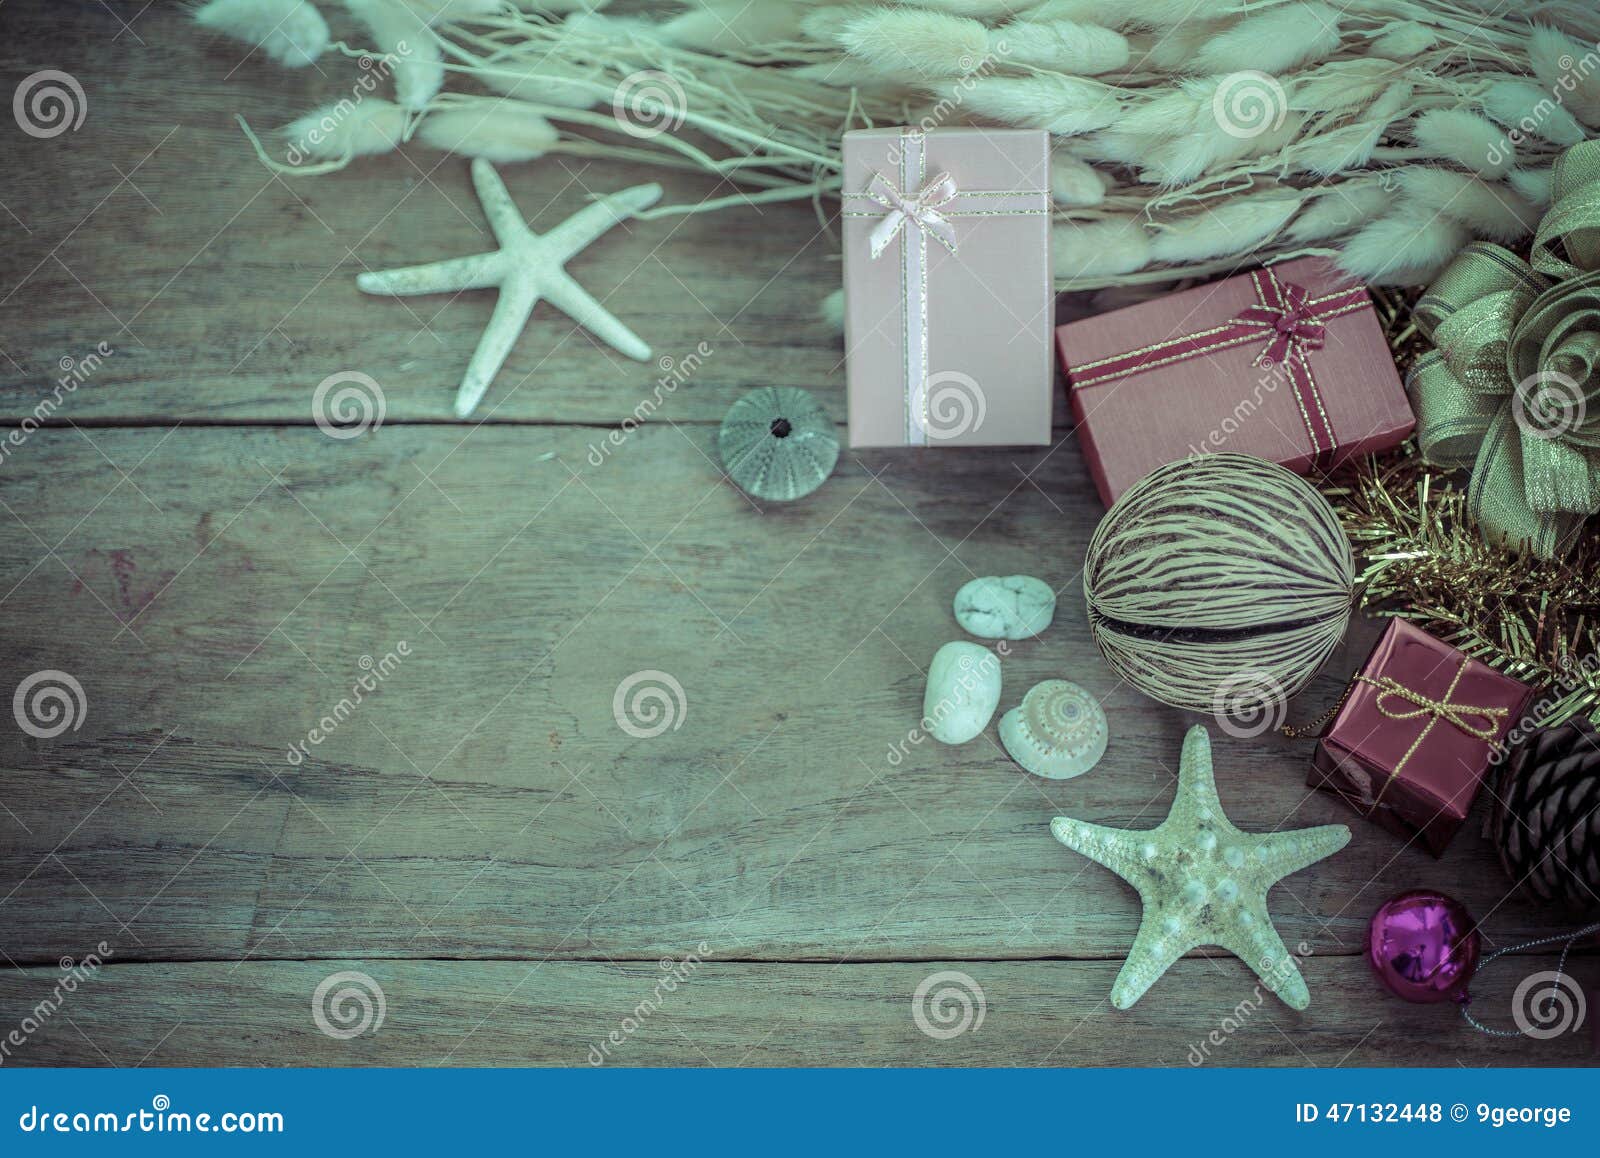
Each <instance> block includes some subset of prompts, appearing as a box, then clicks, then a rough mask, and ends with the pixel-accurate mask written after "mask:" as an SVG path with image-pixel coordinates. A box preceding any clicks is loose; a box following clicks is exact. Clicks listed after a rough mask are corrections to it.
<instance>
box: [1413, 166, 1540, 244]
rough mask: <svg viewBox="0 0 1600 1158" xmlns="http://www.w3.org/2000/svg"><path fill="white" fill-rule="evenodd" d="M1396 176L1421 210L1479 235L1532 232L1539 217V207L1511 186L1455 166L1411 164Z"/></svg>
mask: <svg viewBox="0 0 1600 1158" xmlns="http://www.w3.org/2000/svg"><path fill="white" fill-rule="evenodd" d="M1394 180H1395V181H1396V183H1397V184H1398V185H1399V187H1400V190H1401V192H1402V193H1404V194H1405V195H1406V196H1407V197H1409V198H1410V199H1411V200H1412V201H1414V202H1415V203H1416V206H1417V208H1418V210H1424V209H1425V210H1429V211H1432V212H1437V213H1440V214H1442V215H1443V216H1445V217H1448V218H1450V219H1452V220H1454V221H1459V222H1460V223H1461V224H1462V225H1465V226H1466V227H1467V228H1468V229H1471V230H1472V231H1473V233H1475V234H1477V235H1478V236H1479V237H1488V238H1492V239H1493V240H1495V241H1506V242H1509V241H1516V240H1517V239H1518V238H1521V237H1526V236H1527V235H1528V234H1530V233H1532V232H1533V227H1534V225H1535V224H1536V223H1537V222H1538V219H1539V211H1538V210H1537V209H1536V208H1534V206H1533V205H1531V204H1530V203H1529V202H1527V201H1525V200H1524V199H1523V198H1522V197H1521V196H1519V195H1518V194H1517V193H1515V192H1514V191H1513V190H1512V189H1511V188H1509V187H1508V186H1506V185H1499V184H1495V185H1489V184H1485V183H1484V182H1483V181H1480V180H1479V179H1478V178H1476V177H1472V176H1469V175H1468V174H1466V173H1457V172H1455V171H1454V170H1453V169H1440V168H1437V167H1435V166H1432V165H1408V166H1406V167H1405V168H1402V169H1396V170H1394Z"/></svg>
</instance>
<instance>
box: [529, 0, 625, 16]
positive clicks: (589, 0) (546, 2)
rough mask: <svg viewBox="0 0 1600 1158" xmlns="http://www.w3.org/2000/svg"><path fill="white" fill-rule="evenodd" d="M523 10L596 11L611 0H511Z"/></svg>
mask: <svg viewBox="0 0 1600 1158" xmlns="http://www.w3.org/2000/svg"><path fill="white" fill-rule="evenodd" d="M511 2H512V3H513V4H515V5H516V6H517V7H518V8H520V9H522V11H524V12H538V13H554V14H556V15H560V14H562V13H566V12H598V11H600V9H602V8H604V7H606V6H607V5H608V4H609V3H610V2H611V0H511Z"/></svg>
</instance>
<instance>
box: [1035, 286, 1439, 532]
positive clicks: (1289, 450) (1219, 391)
mask: <svg viewBox="0 0 1600 1158" xmlns="http://www.w3.org/2000/svg"><path fill="white" fill-rule="evenodd" d="M1056 346H1057V350H1058V353H1059V354H1060V358H1061V365H1062V368H1063V369H1064V370H1065V371H1066V375H1067V383H1068V388H1069V398H1070V401H1071V403H1072V414H1073V419H1074V420H1075V422H1076V423H1077V427H1078V438H1079V440H1080V441H1081V443H1082V446H1083V455H1084V458H1085V459H1086V460H1087V462H1088V464H1089V471H1090V473H1091V474H1092V475H1093V476H1094V482H1095V486H1096V487H1097V488H1098V489H1099V491H1100V498H1101V499H1102V500H1103V501H1104V502H1105V503H1106V505H1107V506H1109V505H1110V504H1111V503H1112V502H1114V501H1115V500H1116V498H1117V496H1119V495H1120V494H1122V492H1123V491H1125V490H1127V489H1128V487H1130V486H1132V485H1133V484H1134V483H1135V482H1137V481H1138V480H1139V479H1141V478H1143V477H1144V476H1145V475H1147V474H1149V473H1150V472H1151V471H1152V470H1154V469H1155V468H1156V467H1158V466H1163V465H1165V464H1166V463H1169V462H1176V461H1178V460H1180V459H1184V458H1190V457H1193V456H1195V455H1200V454H1208V453H1213V452H1215V451H1220V450H1228V451H1235V452H1238V453H1241V454H1252V455H1255V456H1256V457H1258V458H1264V459H1267V460H1269V461H1271V462H1276V463H1279V464H1281V465H1283V466H1286V467H1288V468H1289V469H1290V470H1292V471H1296V472H1298V473H1300V474H1306V473H1309V472H1310V471H1312V470H1323V471H1326V470H1329V469H1332V468H1333V467H1335V466H1337V465H1338V464H1339V463H1341V462H1343V461H1345V460H1346V459H1348V458H1350V457H1352V456H1354V455H1358V454H1367V453H1370V452H1372V451H1375V450H1382V449H1384V448H1386V447H1391V446H1395V445H1397V444H1398V443H1400V442H1402V441H1404V440H1405V438H1406V436H1407V435H1408V434H1410V433H1411V430H1412V427H1413V426H1415V425H1416V418H1415V416H1414V415H1413V414H1412V413H1411V406H1410V404H1409V403H1408V402H1407V401H1406V393H1405V388H1404V386H1402V385H1401V382H1400V375H1399V373H1398V372H1397V371H1396V370H1395V366H1394V357H1393V355H1392V354H1391V352H1390V350H1389V344H1388V342H1387V340H1386V339H1385V338H1384V334H1383V327H1382V326H1381V325H1380V324H1379V322H1378V318H1377V315H1376V313H1374V311H1373V309H1372V300H1371V299H1370V298H1369V297H1368V296H1367V292H1366V290H1365V289H1363V288H1362V287H1361V286H1359V285H1353V284H1351V283H1350V282H1348V281H1344V280H1340V275H1339V274H1338V273H1337V271H1336V270H1334V269H1333V268H1332V267H1331V266H1329V265H1328V264H1327V263H1326V262H1324V261H1322V260H1321V259H1320V258H1301V259H1300V260H1297V261H1290V262H1284V263H1282V264H1279V265H1274V266H1268V267H1266V268H1263V269H1259V270H1255V271H1253V272H1252V273H1248V274H1241V275H1240V276H1238V277H1232V278H1228V279H1227V280H1225V281H1220V282H1215V283H1213V284H1210V285H1203V286H1197V287H1196V288H1194V289H1189V290H1184V291H1182V292H1180V293H1175V294H1169V295H1167V296H1166V297H1162V298H1157V299H1155V300H1153V301H1148V302H1142V303H1140V304H1139V305H1134V306H1128V307H1127V308H1125V309H1120V310H1114V311H1112V312H1111V313H1107V314H1101V315H1099V316H1098V317H1093V318H1085V319H1083V320H1082V321H1077V322H1071V323H1068V324H1067V325H1064V326H1061V327H1060V328H1058V329H1057V330H1056Z"/></svg>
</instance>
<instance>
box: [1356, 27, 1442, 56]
mask: <svg viewBox="0 0 1600 1158" xmlns="http://www.w3.org/2000/svg"><path fill="white" fill-rule="evenodd" d="M1438 43H1439V34H1438V33H1437V32H1435V31H1434V30H1433V29H1431V28H1429V27H1428V26H1427V25H1426V24H1418V23H1417V22H1416V21H1415V20H1396V21H1395V22H1394V23H1393V24H1390V25H1388V26H1386V27H1385V28H1384V30H1383V31H1382V32H1381V33H1379V34H1378V35H1377V36H1375V37H1374V38H1373V40H1372V45H1371V47H1369V48H1368V49H1367V51H1368V52H1369V53H1370V54H1371V55H1373V56H1381V57H1383V58H1384V59H1386V60H1413V59H1415V58H1416V57H1418V56H1421V55H1422V54H1423V53H1424V52H1426V51H1428V49H1430V48H1432V47H1433V46H1434V45H1435V44H1438Z"/></svg>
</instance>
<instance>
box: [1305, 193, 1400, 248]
mask: <svg viewBox="0 0 1600 1158" xmlns="http://www.w3.org/2000/svg"><path fill="white" fill-rule="evenodd" d="M1393 204H1394V194H1393V193H1391V192H1390V191H1389V190H1388V189H1387V188H1385V187H1384V185H1383V182H1382V181H1380V180H1379V179H1378V178H1377V177H1363V178H1358V179H1357V180H1354V181H1341V182H1339V184H1337V185H1329V186H1328V187H1326V188H1324V189H1322V190H1320V191H1319V192H1318V193H1317V194H1316V196H1315V199H1314V200H1313V201H1312V202H1311V204H1309V205H1307V206H1306V207H1305V208H1304V209H1302V210H1301V211H1300V213H1299V214H1298V215H1297V216H1296V217H1295V219H1294V220H1293V221H1291V222H1290V223H1289V228H1288V229H1287V230H1286V231H1285V236H1286V237H1288V239H1289V240H1290V241H1292V242H1294V243H1295V244H1296V245H1306V244H1308V243H1310V242H1313V241H1328V240H1331V239H1332V238H1335V237H1343V236H1344V235H1345V234H1347V233H1350V232H1352V231H1354V230H1356V229H1359V228H1360V227H1361V226H1363V225H1365V224H1366V223H1367V222H1369V221H1371V220H1372V219H1373V218H1374V217H1376V216H1378V214H1380V213H1382V212H1383V211H1384V210H1385V209H1387V208H1389V207H1390V206H1391V205H1393Z"/></svg>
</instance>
